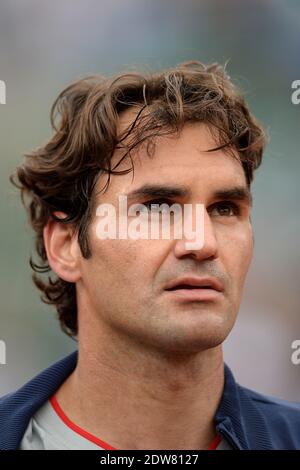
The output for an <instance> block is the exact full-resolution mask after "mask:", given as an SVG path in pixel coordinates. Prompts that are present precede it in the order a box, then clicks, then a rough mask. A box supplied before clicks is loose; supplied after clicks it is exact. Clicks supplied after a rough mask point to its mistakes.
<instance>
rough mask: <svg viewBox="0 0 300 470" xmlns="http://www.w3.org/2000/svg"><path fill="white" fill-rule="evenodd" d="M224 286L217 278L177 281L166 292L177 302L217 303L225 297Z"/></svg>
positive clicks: (192, 278)
mask: <svg viewBox="0 0 300 470" xmlns="http://www.w3.org/2000/svg"><path fill="white" fill-rule="evenodd" d="M223 290H224V289H223V285H222V284H221V283H220V282H219V281H218V280H217V279H215V278H202V279H201V278H196V277H190V278H188V279H187V278H186V279H178V280H177V281H176V280H175V281H174V282H172V283H171V284H169V285H168V286H166V288H165V292H166V293H168V294H169V295H171V298H172V299H176V300H177V301H198V302H204V301H216V300H219V299H220V298H221V297H222V295H223Z"/></svg>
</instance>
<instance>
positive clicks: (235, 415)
mask: <svg viewBox="0 0 300 470" xmlns="http://www.w3.org/2000/svg"><path fill="white" fill-rule="evenodd" d="M77 355H78V352H77V351H75V352H73V353H72V354H70V355H69V356H67V357H65V358H63V359H61V360H60V361H58V362H56V363H55V364H53V365H52V366H50V367H48V368H47V369H45V370H44V371H42V372H41V373H40V374H39V375H37V376H36V377H35V378H34V379H32V380H31V381H29V382H28V383H27V384H25V385H24V386H23V387H21V388H20V389H19V390H17V391H16V392H14V393H10V394H9V395H6V396H5V397H3V398H2V399H0V450H5V449H17V448H18V446H19V443H20V441H21V439H22V437H23V435H24V432H25V430H26V427H27V425H28V422H29V420H30V418H31V417H32V416H33V414H34V413H35V412H36V411H37V410H38V409H39V408H40V407H41V406H42V405H43V403H45V402H46V401H47V400H48V399H49V398H50V396H51V395H53V394H54V393H55V392H56V390H57V389H58V388H59V387H60V385H61V384H62V383H63V382H64V381H65V379H66V378H67V377H68V376H69V375H70V374H71V373H72V371H73V370H74V369H75V367H76V363H77ZM224 379H225V381H224V390H223V394H222V398H221V401H220V404H219V407H218V409H217V412H216V414H215V418H214V421H215V425H216V430H217V432H219V433H220V434H222V435H223V436H224V437H225V438H226V439H227V440H228V441H229V443H230V444H231V445H232V446H233V447H234V448H235V449H271V448H272V445H271V436H270V435H269V431H268V426H267V424H266V422H265V417H264V416H263V415H262V413H261V412H260V411H259V409H258V408H257V407H256V406H255V403H254V402H253V400H252V399H251V398H250V396H249V394H248V393H247V389H246V388H244V387H241V386H240V385H239V384H238V383H236V381H235V379H234V376H233V374H232V372H231V370H230V368H229V367H228V366H227V364H225V363H224Z"/></svg>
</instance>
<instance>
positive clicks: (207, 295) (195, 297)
mask: <svg viewBox="0 0 300 470" xmlns="http://www.w3.org/2000/svg"><path fill="white" fill-rule="evenodd" d="M166 292H168V293H169V294H172V295H173V297H174V298H176V300H182V301H209V300H218V299H219V298H220V297H221V295H223V294H222V292H220V291H217V290H215V289H200V288H199V289H175V290H167V291H166Z"/></svg>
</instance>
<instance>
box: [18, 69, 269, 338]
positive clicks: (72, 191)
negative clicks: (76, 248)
mask: <svg viewBox="0 0 300 470" xmlns="http://www.w3.org/2000/svg"><path fill="white" fill-rule="evenodd" d="M130 108H131V109H135V110H136V115H135V119H134V120H133V122H132V124H131V125H130V126H129V127H128V128H127V129H126V130H125V131H124V132H123V133H122V135H119V134H118V119H119V116H120V114H121V113H123V112H124V111H126V110H129V109H130ZM50 118H51V125H52V129H53V135H52V137H51V138H50V140H49V141H48V142H47V143H46V144H45V145H43V146H42V147H40V148H38V149H37V150H34V151H32V152H30V153H28V154H26V155H25V158H24V162H23V164H21V165H20V166H18V167H17V168H16V170H15V172H14V174H13V175H11V177H10V179H11V182H12V183H13V184H14V185H15V186H17V187H18V188H19V189H20V190H21V197H22V201H23V204H24V206H25V208H26V209H27V212H28V216H29V220H30V223H31V226H32V228H33V229H34V231H35V251H36V254H37V256H38V261H34V260H33V258H32V257H30V266H31V268H32V269H33V271H34V273H33V275H32V277H33V281H34V283H35V284H36V286H37V287H38V288H39V289H40V290H41V291H42V296H41V298H42V300H43V301H44V302H45V303H48V304H53V305H55V306H56V310H57V313H58V319H59V321H60V324H61V327H62V329H63V331H64V332H65V333H67V334H68V335H69V336H71V337H73V338H74V337H75V336H76V335H77V332H78V331H77V304H76V285H75V284H74V283H70V282H67V281H65V280H63V279H61V278H59V277H58V276H57V275H55V273H50V275H49V274H48V275H46V280H44V279H42V277H43V276H42V274H43V273H48V272H49V271H51V268H50V266H49V264H48V260H47V254H46V250H45V245H44V240H43V228H44V226H45V225H46V224H47V221H48V219H49V217H52V218H53V219H54V220H57V221H59V222H60V223H64V224H65V223H66V224H73V227H74V228H75V230H76V232H77V236H78V242H79V245H80V249H81V252H82V255H83V256H84V257H85V258H89V257H90V256H91V255H92V253H91V251H90V247H89V242H88V226H89V221H90V219H91V214H92V204H93V197H94V192H95V191H94V189H95V185H96V182H97V180H98V178H99V176H100V175H101V174H102V173H106V174H107V175H108V182H107V184H109V179H110V175H111V174H125V173H128V172H129V171H132V170H134V168H133V163H132V158H131V153H132V152H133V150H134V149H137V148H138V146H140V145H141V144H142V143H145V144H146V147H147V153H148V154H150V151H151V149H152V150H153V143H154V139H155V137H157V136H162V135H168V134H171V133H175V132H180V130H181V129H182V127H183V125H184V124H185V123H186V122H203V123H206V124H208V125H209V126H210V128H211V129H212V130H213V132H214V134H215V136H216V139H217V140H216V143H217V147H216V148H224V150H225V151H227V150H229V149H232V148H234V149H235V150H237V151H238V154H239V157H240V160H241V163H242V165H243V168H244V172H245V176H246V180H247V183H248V185H249V187H250V184H251V182H252V179H253V172H254V170H256V169H257V168H258V167H259V165H260V163H261V159H262V154H263V149H264V146H265V142H266V135H265V132H264V130H263V128H262V127H261V125H260V124H259V123H258V121H257V120H256V119H255V118H254V116H253V115H252V114H251V113H250V111H249V109H248V106H247V105H246V103H245V100H244V98H243V96H242V94H241V92H240V91H239V89H238V88H237V87H236V86H235V85H234V84H233V83H232V81H231V80H230V78H229V77H228V76H227V74H226V72H225V68H224V67H222V66H220V65H218V64H211V65H208V66H206V65H204V64H202V63H201V62H199V61H188V62H183V63H181V64H179V65H177V66H175V67H173V68H170V69H167V70H163V71H160V72H156V73H151V72H149V71H146V72H141V71H136V70H134V71H127V72H124V73H122V74H119V75H114V76H112V77H104V76H99V75H94V76H89V77H86V78H83V79H81V80H78V81H76V82H74V83H72V84H71V85H70V86H68V87H67V88H65V89H64V90H63V91H62V92H61V93H60V94H59V96H58V97H57V99H56V100H55V102H54V104H53V106H52V108H51V115H50ZM120 148H121V149H123V150H124V155H123V156H122V158H121V160H120V161H119V163H118V164H117V165H116V166H115V167H114V168H111V159H112V155H113V154H114V151H115V150H116V149H120ZM216 148H215V149H216ZM211 150H214V149H211ZM126 156H129V158H130V160H131V168H129V169H126V170H123V171H117V170H115V168H116V167H117V166H118V165H119V164H120V162H121V161H122V160H123V159H124V158H125V157H126ZM55 211H62V212H64V213H65V214H66V217H65V218H64V219H59V218H58V217H57V216H56V215H55V214H54V212H55ZM53 275H54V276H55V277H54V279H53Z"/></svg>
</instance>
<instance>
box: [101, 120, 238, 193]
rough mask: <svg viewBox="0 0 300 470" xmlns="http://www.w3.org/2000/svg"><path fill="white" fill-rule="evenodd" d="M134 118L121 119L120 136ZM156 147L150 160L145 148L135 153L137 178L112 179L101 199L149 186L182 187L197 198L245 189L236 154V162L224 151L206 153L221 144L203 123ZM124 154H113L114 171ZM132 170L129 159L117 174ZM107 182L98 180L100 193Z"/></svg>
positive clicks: (190, 125)
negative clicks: (223, 189)
mask: <svg viewBox="0 0 300 470" xmlns="http://www.w3.org/2000/svg"><path fill="white" fill-rule="evenodd" d="M133 118H134V114H133V113H132V112H126V113H124V115H123V116H122V117H121V119H120V127H119V129H120V132H122V131H123V130H124V129H126V128H127V127H128V125H130V123H131V122H132V119H133ZM154 144H155V145H154V150H153V154H151V156H150V157H149V155H148V154H147V151H146V146H145V145H142V146H141V147H138V148H137V150H135V151H134V153H132V155H131V156H132V161H133V165H134V175H133V172H132V171H131V172H129V173H128V174H124V175H110V184H109V187H108V189H107V191H105V193H104V194H103V195H102V196H101V198H103V196H104V198H105V199H114V197H115V196H118V195H119V194H121V193H122V194H124V193H128V192H129V191H133V190H134V189H135V188H137V187H139V186H141V185H143V184H147V183H148V184H170V183H176V184H178V185H180V184H182V185H185V186H188V187H189V188H190V189H191V191H192V192H193V191H194V190H195V191H197V195H198V196H201V195H203V196H204V193H207V192H209V191H210V190H211V191H216V190H218V188H219V187H220V188H224V187H231V186H246V177H245V174H244V170H243V167H242V164H241V162H240V160H239V156H238V153H237V152H236V151H235V156H236V157H237V158H234V156H233V155H232V154H231V153H228V152H227V151H225V150H224V149H221V150H217V151H213V152H207V150H209V149H212V148H215V147H217V146H218V142H217V141H216V139H215V137H214V135H213V133H212V130H211V129H210V128H209V127H208V126H206V125H205V124H203V123H187V124H186V125H185V126H184V127H183V130H182V132H181V133H180V134H179V135H174V134H173V135H168V136H158V137H156V138H155V140H154ZM233 152H234V151H233ZM124 153H125V152H124V150H120V149H118V150H117V151H116V152H115V153H114V155H113V158H112V168H114V166H115V165H117V163H118V162H119V161H120V159H121V158H122V156H123V155H124ZM130 167H131V162H130V159H129V158H128V157H126V158H125V159H124V160H123V161H122V163H121V164H120V165H118V167H117V168H116V170H117V171H120V170H124V169H129V168H130ZM105 181H107V175H103V177H102V179H101V178H100V179H99V181H98V184H97V190H98V189H99V187H101V188H102V187H103V186H104V185H105ZM103 183H104V184H103ZM202 193H203V194H202Z"/></svg>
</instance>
